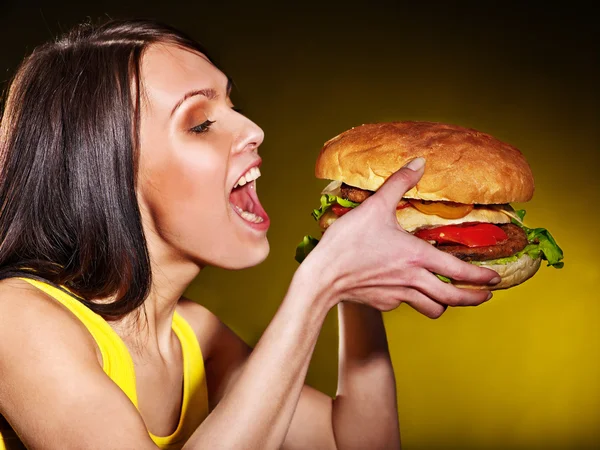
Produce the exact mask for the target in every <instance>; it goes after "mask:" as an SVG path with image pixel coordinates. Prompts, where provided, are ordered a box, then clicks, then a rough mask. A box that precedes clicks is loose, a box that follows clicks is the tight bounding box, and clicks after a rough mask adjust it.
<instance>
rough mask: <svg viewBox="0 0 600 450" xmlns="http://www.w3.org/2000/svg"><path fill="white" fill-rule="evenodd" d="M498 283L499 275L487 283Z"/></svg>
mask: <svg viewBox="0 0 600 450" xmlns="http://www.w3.org/2000/svg"><path fill="white" fill-rule="evenodd" d="M498 283H500V277H494V278H492V279H491V280H490V282H489V284H498Z"/></svg>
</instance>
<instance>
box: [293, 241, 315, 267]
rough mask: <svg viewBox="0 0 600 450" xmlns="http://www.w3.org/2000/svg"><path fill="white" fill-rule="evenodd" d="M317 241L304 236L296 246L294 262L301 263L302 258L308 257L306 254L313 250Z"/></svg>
mask: <svg viewBox="0 0 600 450" xmlns="http://www.w3.org/2000/svg"><path fill="white" fill-rule="evenodd" d="M318 243H319V240H318V239H316V238H314V237H312V236H304V239H302V242H300V243H299V244H298V247H296V258H295V259H296V261H298V262H299V263H301V262H302V261H304V258H306V257H307V256H308V254H309V253H310V252H311V251H312V249H313V248H315V247H316V246H317V244H318Z"/></svg>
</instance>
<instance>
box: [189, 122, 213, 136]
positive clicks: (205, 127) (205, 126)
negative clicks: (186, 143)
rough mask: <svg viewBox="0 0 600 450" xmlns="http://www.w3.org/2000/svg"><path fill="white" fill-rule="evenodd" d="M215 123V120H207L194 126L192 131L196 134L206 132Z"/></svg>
mask: <svg viewBox="0 0 600 450" xmlns="http://www.w3.org/2000/svg"><path fill="white" fill-rule="evenodd" d="M213 123H215V121H214V120H207V121H205V122H203V123H201V124H200V125H196V126H195V127H194V128H192V129H190V131H191V132H192V133H196V134H200V133H206V132H207V131H208V129H209V128H210V126H211V125H212V124H213Z"/></svg>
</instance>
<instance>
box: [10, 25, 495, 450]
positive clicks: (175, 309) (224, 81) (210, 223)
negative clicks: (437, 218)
mask: <svg viewBox="0 0 600 450" xmlns="http://www.w3.org/2000/svg"><path fill="white" fill-rule="evenodd" d="M229 90H230V83H229V81H228V78H227V77H226V76H225V75H224V74H223V73H222V72H221V71H220V70H219V69H218V68H217V67H215V66H214V64H213V63H211V61H210V60H209V59H208V57H207V56H206V53H205V52H204V51H203V50H202V48H200V46H199V45H198V44H197V43H195V42H193V41H192V40H191V39H189V38H188V37H186V36H184V35H183V34H182V33H180V32H178V31H176V30H173V29H171V28H169V27H167V26H164V25H160V24H157V23H153V22H149V21H120V22H119V21H113V22H110V23H107V24H104V25H102V26H99V27H92V26H82V27H78V28H77V29H75V30H74V31H72V32H70V33H69V34H68V35H66V36H65V37H63V38H61V39H59V40H57V41H56V42H52V43H49V44H46V45H43V46H41V47H39V48H37V49H36V50H35V51H34V52H33V54H32V55H30V56H29V57H28V58H27V59H26V60H25V61H24V62H23V64H22V65H21V67H20V68H19V70H18V71H17V73H16V76H15V78H14V80H13V82H12V84H11V86H10V91H9V95H8V97H7V100H6V104H5V108H4V114H3V117H2V123H1V128H0V133H1V134H0V150H1V166H0V167H1V169H0V170H1V172H0V174H1V177H0V279H1V281H0V414H1V417H0V449H4V448H8V449H11V450H12V449H14V448H22V447H23V446H25V447H27V448H31V449H66V448H77V449H84V448H93V449H97V448H104V449H109V448H128V449H132V448H135V449H145V448H148V449H149V448H156V447H159V448H164V449H167V448H168V449H174V448H208V449H219V448H223V449H239V448H244V449H275V448H280V447H283V448H288V449H296V448H297V449H317V448H319V449H327V448H332V449H333V448H359V449H362V448H364V449H366V448H368V449H376V448H385V449H390V448H398V447H399V446H400V435H399V429H398V415H397V410H396V394H395V380H394V374H393V370H392V366H391V363H390V358H389V353H388V350H387V342H386V336H385V330H384V327H383V322H382V319H381V313H380V311H387V310H390V309H393V308H395V307H397V306H398V305H399V304H400V303H401V302H407V303H409V304H410V305H411V306H412V307H414V308H415V309H417V310H418V311H420V312H422V313H423V314H426V315H427V316H429V317H438V316H440V315H441V314H442V313H443V312H444V309H445V307H446V306H447V305H452V306H457V305H477V304H479V303H481V302H483V301H485V300H486V299H488V297H489V292H488V291H485V290H484V291H469V290H461V289H458V288H456V287H453V286H450V285H447V284H445V283H442V282H441V281H439V280H438V279H437V278H436V277H435V276H434V275H433V274H432V272H435V273H439V274H442V275H446V276H448V277H452V278H454V279H457V280H467V281H469V282H476V283H481V284H486V283H493V282H495V280H494V278H495V276H496V274H495V273H494V272H492V271H490V270H487V269H483V268H478V267H476V266H474V265H470V264H468V263H464V262H461V261H459V260H458V259H455V258H453V257H451V256H449V255H447V254H445V253H442V252H439V251H437V250H436V249H434V248H433V247H432V246H430V245H428V244H427V243H426V242H423V241H421V240H419V239H417V238H414V237H412V236H410V235H409V234H407V233H405V232H404V231H403V230H402V229H401V228H400V227H399V226H398V224H397V222H396V220H395V215H394V211H395V206H396V205H397V203H398V201H399V199H400V198H401V197H402V195H403V193H404V192H405V191H406V190H408V189H409V188H410V187H412V186H413V185H414V184H415V183H416V182H417V181H418V179H419V178H420V176H421V175H422V173H423V165H424V163H425V162H424V161H423V160H422V159H417V160H414V161H412V162H410V163H409V164H408V165H407V166H406V167H404V168H402V169H401V170H399V171H398V172H397V173H396V174H394V175H393V176H392V177H390V179H389V180H388V181H387V182H386V184H385V185H384V186H383V187H382V188H381V189H380V190H379V191H378V192H377V193H376V194H375V195H374V196H372V197H371V198H369V200H368V201H366V202H365V203H364V204H363V205H362V206H361V207H360V208H357V209H356V210H354V211H352V212H350V213H348V214H346V215H345V216H344V217H342V218H340V219H339V220H338V221H336V222H335V223H334V224H333V225H332V226H331V228H330V229H329V230H328V231H327V233H326V234H325V235H324V237H323V239H322V241H321V243H319V245H318V247H317V248H316V249H315V250H314V251H313V252H312V253H311V254H310V255H309V257H308V258H307V259H306V260H305V261H304V262H303V263H302V264H301V265H300V267H299V269H298V270H297V271H296V273H295V274H294V276H293V279H292V282H291V284H290V287H289V290H288V292H287V294H286V296H285V298H284V299H283V300H282V303H281V306H280V308H279V310H278V311H277V313H276V314H275V316H274V317H273V320H272V321H271V323H270V324H269V326H268V327H267V329H266V330H265V332H264V334H263V336H262V338H261V339H260V341H259V342H258V344H257V346H256V348H254V349H253V350H251V349H250V348H248V346H247V345H246V344H245V343H244V342H243V341H242V340H241V339H239V338H238V337H237V336H236V335H235V334H234V333H233V332H232V331H231V330H229V329H228V328H227V327H226V326H225V325H223V323H222V322H220V321H219V319H218V318H216V317H215V316H214V315H213V314H211V313H210V312H209V311H207V310H206V309H205V308H203V307H202V306H200V305H198V304H196V303H195V302H192V301H190V300H187V299H185V298H182V293H183V292H184V290H185V289H186V287H187V286H188V285H189V283H190V282H191V281H192V280H193V279H194V278H195V277H196V276H197V275H198V273H199V272H200V270H202V268H203V267H205V266H207V265H213V266H218V267H223V268H229V269H241V268H244V267H251V266H254V265H256V264H259V263H260V262H262V261H263V260H264V259H265V258H266V256H267V254H268V252H269V244H268V242H267V238H266V232H267V229H268V227H269V219H268V216H267V214H266V213H265V212H264V210H263V208H262V207H261V206H260V202H259V200H258V197H257V194H256V189H255V186H256V180H255V178H256V177H257V176H258V175H259V170H258V167H259V166H260V162H261V159H260V157H259V155H258V148H259V146H260V144H261V142H262V140H263V132H262V130H261V129H260V128H259V127H258V126H257V125H255V124H254V123H252V122H251V121H250V120H249V119H248V118H246V117H244V116H243V115H241V114H239V113H238V112H236V110H235V109H234V108H233V105H232V103H231V101H230V99H229V95H228V94H229ZM242 177H244V179H243V181H245V182H246V184H245V185H244V187H242V188H240V187H237V186H238V185H239V181H240V180H241V178H242ZM242 184H243V183H242ZM358 236H360V237H358ZM349 249H352V250H351V251H349ZM373 249H377V251H373ZM357 254H360V255H361V257H360V258H356V257H355V255H357ZM252 288H253V287H252V286H249V287H248V289H252ZM336 305H337V307H338V309H339V318H340V355H339V356H340V368H339V386H338V395H337V396H336V398H335V399H333V400H332V399H331V398H329V397H328V396H326V395H324V394H322V393H320V392H317V391H316V390H314V389H311V388H310V387H307V386H305V385H304V379H305V375H306V371H307V368H308V365H309V361H310V358H311V354H312V352H313V349H314V346H315V342H316V340H317V336H318V334H319V331H320V328H321V326H322V324H323V321H324V318H325V315H326V314H327V312H328V311H329V310H330V309H331V308H332V307H334V306H336Z"/></svg>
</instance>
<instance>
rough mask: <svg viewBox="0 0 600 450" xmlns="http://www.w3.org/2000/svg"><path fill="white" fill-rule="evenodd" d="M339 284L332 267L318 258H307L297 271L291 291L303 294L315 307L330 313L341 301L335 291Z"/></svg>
mask: <svg viewBox="0 0 600 450" xmlns="http://www.w3.org/2000/svg"><path fill="white" fill-rule="evenodd" d="M313 252H314V250H313ZM311 255H312V254H311ZM311 255H309V256H311ZM337 283H338V279H337V277H336V276H335V273H334V270H332V269H331V266H330V265H328V264H327V263H323V262H322V261H321V260H319V259H317V258H312V259H309V258H307V259H306V260H305V261H304V262H303V263H302V264H301V265H300V266H299V267H298V269H297V270H296V273H295V274H294V277H293V278H292V283H291V285H290V290H292V289H293V290H296V291H300V292H302V294H303V296H304V297H306V298H308V299H309V301H310V302H312V303H313V304H314V306H316V307H318V308H323V309H325V311H329V310H330V309H331V308H333V307H334V306H335V305H337V304H338V303H339V301H340V298H339V295H338V294H337V290H336V289H335V286H336V285H337Z"/></svg>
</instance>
